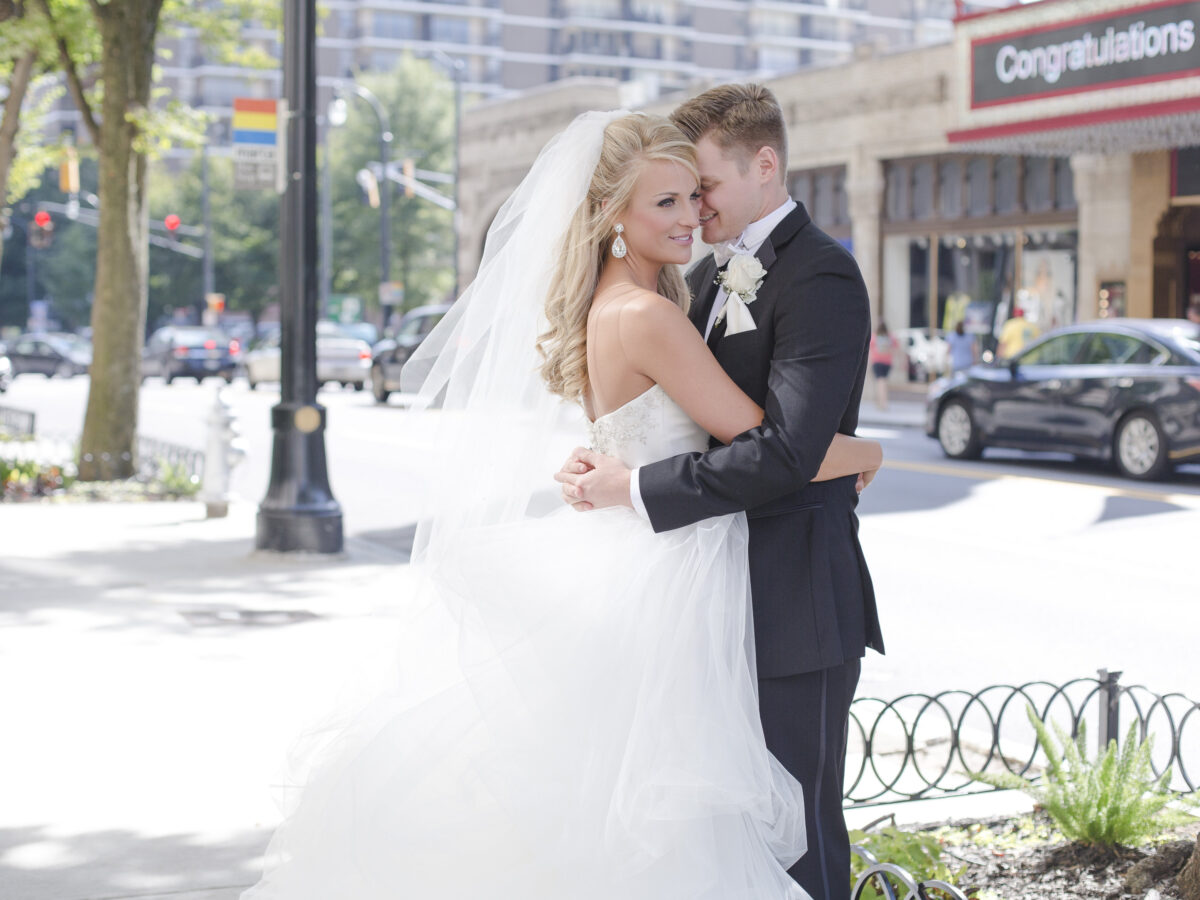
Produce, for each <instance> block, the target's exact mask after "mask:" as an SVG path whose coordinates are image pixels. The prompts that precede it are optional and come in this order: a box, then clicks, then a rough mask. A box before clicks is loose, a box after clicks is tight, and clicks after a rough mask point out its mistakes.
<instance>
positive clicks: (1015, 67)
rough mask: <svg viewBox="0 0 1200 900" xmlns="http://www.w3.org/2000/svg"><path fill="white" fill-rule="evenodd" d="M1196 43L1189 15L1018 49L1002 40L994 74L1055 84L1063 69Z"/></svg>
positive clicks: (1107, 63)
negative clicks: (1041, 80)
mask: <svg viewBox="0 0 1200 900" xmlns="http://www.w3.org/2000/svg"><path fill="white" fill-rule="evenodd" d="M1195 43H1196V25H1195V23H1194V22H1193V21H1192V20H1191V19H1184V20H1182V21H1179V22H1167V23H1165V24H1163V25H1149V26H1147V25H1146V23H1145V22H1134V23H1133V24H1132V25H1130V26H1129V28H1127V29H1123V30H1121V31H1118V30H1117V29H1116V28H1109V29H1108V31H1106V32H1105V33H1104V34H1102V35H1100V36H1099V37H1096V36H1094V35H1093V34H1092V33H1091V32H1090V31H1089V32H1085V33H1084V35H1083V36H1082V37H1081V38H1079V39H1078V40H1074V41H1065V42H1063V43H1061V44H1048V45H1046V46H1045V47H1034V48H1033V49H1031V50H1018V49H1017V48H1016V47H1014V46H1013V45H1012V44H1005V45H1004V46H1003V47H1001V48H1000V52H999V53H997V54H996V77H997V78H999V79H1000V80H1001V81H1002V82H1004V83H1005V84H1012V83H1013V82H1014V81H1027V80H1028V79H1030V78H1044V79H1045V80H1046V82H1047V83H1049V84H1054V83H1055V82H1056V81H1058V79H1059V78H1061V77H1062V74H1063V72H1066V71H1072V72H1078V71H1080V70H1082V69H1094V68H1098V67H1100V66H1111V65H1116V64H1118V63H1124V62H1129V61H1130V60H1139V59H1152V58H1154V57H1156V56H1166V55H1168V54H1172V53H1187V52H1188V51H1189V50H1191V49H1192V47H1193V46H1194V45H1195Z"/></svg>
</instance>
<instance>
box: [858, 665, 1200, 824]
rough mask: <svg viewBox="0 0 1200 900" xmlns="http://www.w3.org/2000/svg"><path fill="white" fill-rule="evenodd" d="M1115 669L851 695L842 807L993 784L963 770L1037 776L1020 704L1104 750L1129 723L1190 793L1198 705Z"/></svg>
mask: <svg viewBox="0 0 1200 900" xmlns="http://www.w3.org/2000/svg"><path fill="white" fill-rule="evenodd" d="M1121 674H1122V673H1120V672H1109V671H1107V670H1104V669H1100V670H1099V675H1098V677H1096V678H1077V679H1075V680H1073V681H1068V682H1067V683H1065V684H1052V683H1050V682H1048V681H1031V682H1028V683H1026V684H1022V685H991V686H989V687H986V688H983V689H982V690H979V691H975V692H970V691H963V690H952V691H942V692H940V693H937V694H905V695H903V696H901V697H897V698H896V699H894V700H886V701H885V700H879V699H875V698H860V699H858V700H855V701H854V704H853V705H852V706H851V708H850V735H849V747H848V751H847V758H846V786H845V789H844V797H845V804H846V806H847V807H865V806H874V805H878V804H883V803H897V802H903V801H908V800H925V799H931V798H937V797H947V796H957V795H963V794H972V793H982V792H986V791H992V790H995V789H994V788H992V787H990V786H987V785H984V784H982V783H981V782H977V781H974V780H972V778H971V776H972V775H973V774H976V773H981V772H1000V771H1009V772H1013V773H1016V774H1018V775H1028V776H1030V777H1033V776H1036V775H1037V774H1039V773H1040V772H1041V771H1042V768H1043V765H1044V763H1045V756H1044V755H1043V754H1042V751H1041V750H1040V749H1039V748H1038V746H1037V738H1036V734H1035V732H1034V730H1033V727H1032V726H1031V725H1030V723H1029V721H1028V718H1027V715H1026V709H1027V707H1032V708H1033V710H1034V712H1035V713H1036V714H1037V716H1038V717H1039V718H1040V719H1042V720H1043V721H1045V722H1057V723H1058V724H1059V725H1060V726H1061V727H1062V728H1063V729H1064V730H1067V731H1069V732H1070V733H1071V735H1072V736H1077V735H1078V734H1079V729H1080V727H1081V726H1083V727H1086V731H1087V733H1088V734H1089V735H1094V736H1095V737H1096V741H1097V745H1098V746H1099V747H1105V746H1107V744H1108V741H1109V740H1110V739H1117V740H1123V739H1124V729H1127V728H1128V727H1129V724H1128V723H1130V722H1133V721H1136V722H1137V723H1138V729H1137V733H1138V737H1139V739H1143V740H1144V739H1145V738H1147V737H1153V739H1154V740H1153V752H1152V754H1151V757H1152V760H1153V764H1154V770H1155V772H1156V773H1157V774H1159V775H1161V774H1162V773H1163V772H1166V771H1167V770H1168V769H1170V770H1171V781H1170V787H1171V788H1172V789H1174V790H1177V791H1181V792H1193V791H1195V790H1196V789H1197V779H1198V778H1200V703H1197V702H1196V701H1195V700H1190V699H1188V698H1187V697H1185V696H1183V695H1182V694H1178V693H1171V694H1156V693H1153V692H1152V691H1150V690H1148V689H1147V688H1145V687H1143V686H1142V685H1125V684H1121V683H1120V677H1121ZM1085 723H1087V724H1086V726H1085Z"/></svg>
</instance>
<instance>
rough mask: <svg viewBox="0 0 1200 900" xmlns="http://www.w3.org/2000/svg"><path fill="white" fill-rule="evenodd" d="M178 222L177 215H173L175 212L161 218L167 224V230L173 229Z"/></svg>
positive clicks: (177, 225) (176, 226)
mask: <svg viewBox="0 0 1200 900" xmlns="http://www.w3.org/2000/svg"><path fill="white" fill-rule="evenodd" d="M179 223H180V219H179V216H177V215H175V213H171V214H170V215H169V216H167V217H166V218H165V219H163V224H164V225H166V226H167V231H174V230H175V229H176V228H178V227H179Z"/></svg>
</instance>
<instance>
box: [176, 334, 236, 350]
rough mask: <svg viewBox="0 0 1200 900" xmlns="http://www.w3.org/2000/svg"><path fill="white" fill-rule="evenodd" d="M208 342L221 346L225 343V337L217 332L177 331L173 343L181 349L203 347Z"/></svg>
mask: <svg viewBox="0 0 1200 900" xmlns="http://www.w3.org/2000/svg"><path fill="white" fill-rule="evenodd" d="M209 341H215V342H216V343H218V344H222V343H224V342H225V336H224V335H223V334H221V333H220V332H218V331H178V332H176V333H175V343H176V344H179V345H180V346H181V347H203V346H204V345H205V344H206V343H208V342H209Z"/></svg>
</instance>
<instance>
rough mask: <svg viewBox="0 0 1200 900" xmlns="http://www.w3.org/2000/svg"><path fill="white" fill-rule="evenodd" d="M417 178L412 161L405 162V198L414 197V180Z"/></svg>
mask: <svg viewBox="0 0 1200 900" xmlns="http://www.w3.org/2000/svg"><path fill="white" fill-rule="evenodd" d="M415 176H416V167H415V166H414V165H413V161H412V160H411V159H406V160H404V196H405V197H411V196H412V195H413V178H414V177H415Z"/></svg>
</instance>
